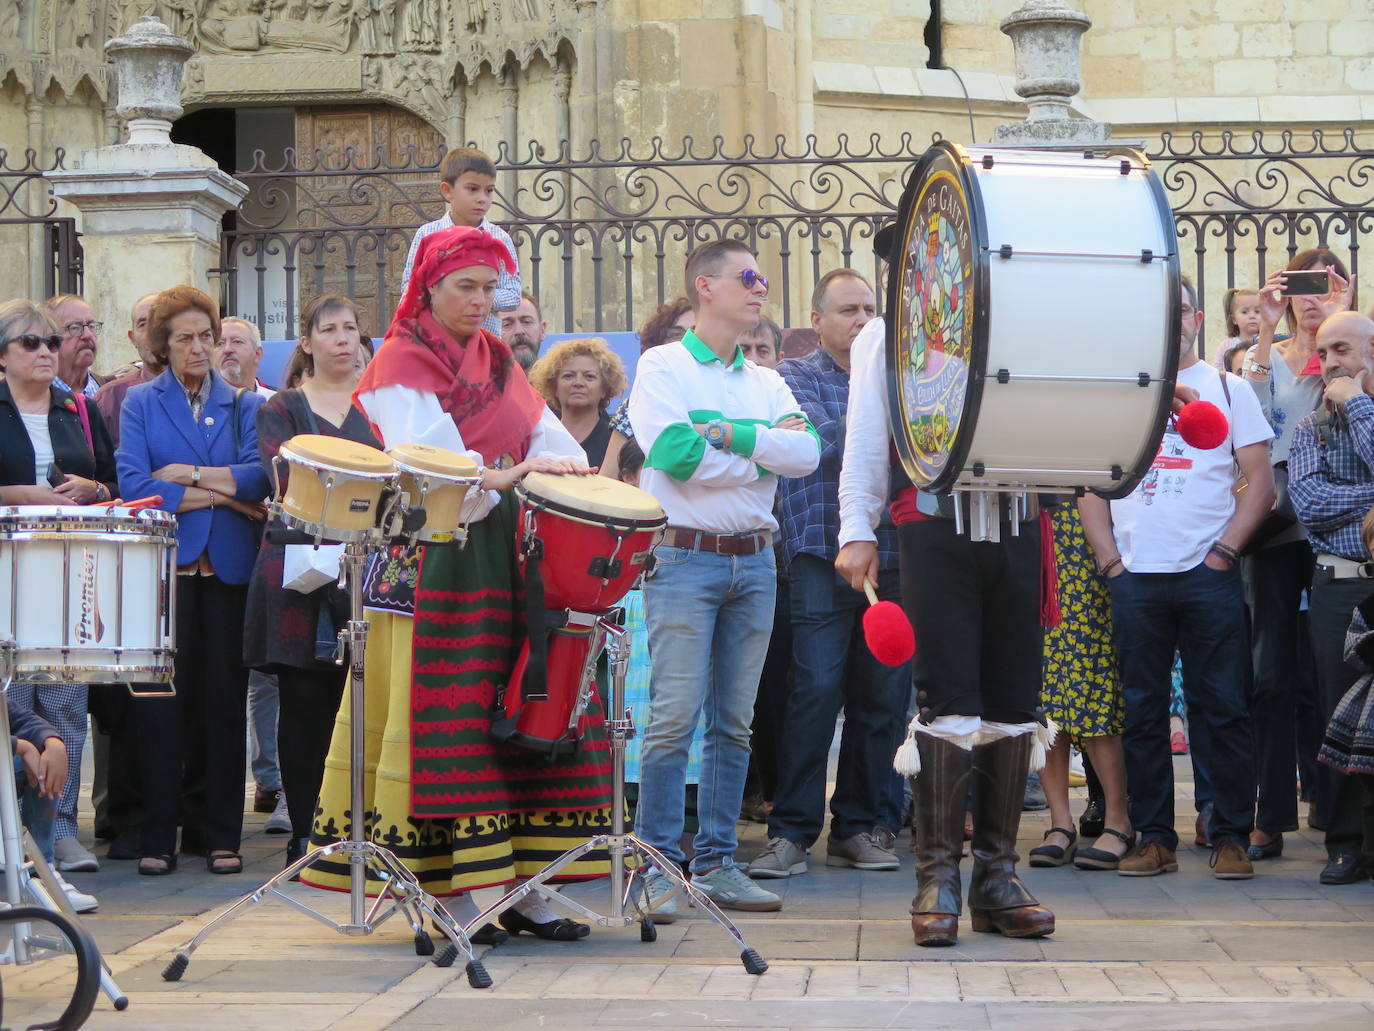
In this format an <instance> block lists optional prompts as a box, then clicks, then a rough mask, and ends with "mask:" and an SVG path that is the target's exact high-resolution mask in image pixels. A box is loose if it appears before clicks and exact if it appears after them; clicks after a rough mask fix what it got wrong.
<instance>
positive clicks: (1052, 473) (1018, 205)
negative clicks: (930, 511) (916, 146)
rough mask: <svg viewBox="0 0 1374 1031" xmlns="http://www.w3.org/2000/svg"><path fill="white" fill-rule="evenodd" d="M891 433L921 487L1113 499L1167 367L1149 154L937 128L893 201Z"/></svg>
mask: <svg viewBox="0 0 1374 1031" xmlns="http://www.w3.org/2000/svg"><path fill="white" fill-rule="evenodd" d="M894 251H895V253H894V254H892V255H891V258H892V262H893V265H892V268H891V275H890V278H889V282H888V297H887V301H888V303H887V309H888V312H889V315H888V322H887V368H888V399H889V411H890V414H891V419H892V433H893V438H894V440H895V442H896V448H897V452H898V455H899V456H900V458H901V462H902V465H903V467H904V469H905V471H906V473H907V475H908V476H909V477H910V478H911V481H912V482H913V483H914V484H915V485H916V486H917V487H919V488H922V489H924V490H927V491H931V492H934V493H942V492H950V491H990V492H1046V493H1071V492H1074V491H1076V490H1078V489H1090V490H1093V491H1095V492H1097V493H1098V494H1101V495H1102V496H1103V497H1106V498H1121V497H1124V496H1126V495H1127V494H1129V493H1130V492H1131V490H1132V489H1134V487H1135V485H1136V483H1137V482H1138V481H1139V480H1140V478H1141V477H1142V476H1144V475H1145V473H1146V472H1147V471H1148V469H1149V467H1150V463H1151V462H1152V461H1153V459H1154V456H1155V453H1156V452H1157V451H1158V449H1159V443H1160V438H1161V436H1162V435H1163V432H1164V426H1165V422H1166V420H1167V417H1168V414H1169V410H1170V401H1171V399H1172V395H1173V385H1174V378H1175V375H1176V373H1177V369H1178V357H1179V355H1178V345H1179V303H1180V286H1179V267H1178V254H1177V242H1176V239H1175V234H1174V221H1173V214H1172V212H1171V210H1170V208H1169V204H1168V199H1167V197H1166V195H1165V192H1164V188H1163V186H1162V185H1161V184H1160V181H1159V178H1158V176H1156V175H1155V173H1154V171H1153V169H1152V168H1151V166H1150V162H1149V160H1148V159H1147V158H1145V157H1144V156H1143V155H1142V154H1140V153H1138V152H1136V151H1133V150H1125V149H1122V150H1113V151H1110V152H1092V151H1089V152H1084V151H1083V150H1081V149H1080V150H1076V151H1073V152H1067V151H1039V150H1036V151H1028V150H1013V149H996V148H972V147H969V148H965V147H960V146H957V145H955V144H952V143H949V142H945V141H942V142H940V143H938V144H936V145H935V146H933V147H932V148H931V149H930V150H928V151H926V153H925V155H924V156H923V157H922V158H921V160H920V162H919V163H918V164H917V166H916V169H915V171H914V173H913V175H912V177H911V179H910V182H909V184H908V186H907V189H906V192H905V194H904V195H903V197H902V202H901V206H900V208H899V214H898V221H897V226H896V237H895V242H894Z"/></svg>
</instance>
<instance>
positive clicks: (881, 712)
mask: <svg viewBox="0 0 1374 1031" xmlns="http://www.w3.org/2000/svg"><path fill="white" fill-rule="evenodd" d="M874 313H875V303H874V296H873V289H872V287H870V286H869V285H868V283H867V281H865V279H864V278H863V276H861V275H859V273H857V272H855V271H853V270H852V269H837V270H835V271H833V272H830V273H828V274H827V275H825V276H824V277H822V279H821V280H820V282H819V283H817V284H816V290H815V293H814V294H813V295H812V298H811V324H812V327H813V328H814V329H815V330H816V332H817V333H818V334H819V336H820V343H821V346H820V347H819V348H818V349H817V350H816V351H815V352H813V353H812V354H810V355H807V356H806V357H805V358H799V359H792V360H789V361H785V362H783V363H782V364H781V365H780V366H778V372H779V373H780V374H781V375H782V377H783V379H785V380H786V381H787V385H788V386H789V387H790V388H791V389H792V393H793V395H794V396H795V397H796V399H797V403H798V404H799V405H801V408H802V411H804V412H805V413H806V416H807V418H808V419H809V420H810V421H811V424H812V425H813V426H815V428H816V432H817V433H818V434H819V435H820V438H821V462H820V466H819V467H818V468H817V469H816V471H815V472H813V473H810V474H809V475H807V476H803V477H797V478H783V479H782V480H781V481H780V484H779V502H780V504H779V508H780V510H781V517H782V526H783V545H784V548H785V557H786V560H787V569H788V573H789V575H790V577H791V604H792V632H793V643H792V659H793V663H794V664H795V670H796V683H795V685H794V686H793V689H792V694H791V696H790V698H789V699H788V702H787V710H786V713H785V715H784V716H783V719H782V735H781V741H782V746H781V747H780V748H779V749H778V786H777V790H776V791H775V792H774V795H773V812H772V814H771V815H770V816H769V819H768V837H769V841H768V848H767V849H766V850H765V851H764V852H763V854H762V855H760V856H759V857H758V858H757V859H755V860H754V862H753V863H751V864H750V865H749V876H750V877H756V878H778V877H789V876H792V875H793V874H801V873H805V872H806V857H807V850H808V849H809V848H810V847H811V845H812V844H814V843H815V841H816V840H817V839H818V838H819V837H820V833H821V830H822V829H823V828H824V825H825V770H826V755H827V753H828V752H829V751H830V741H831V738H832V737H834V734H835V716H836V715H837V714H838V713H839V711H840V706H841V705H843V706H844V710H845V720H844V735H843V737H842V738H841V742H840V760H839V773H838V776H837V778H836V783H835V793H834V796H833V797H832V799H831V802H830V812H831V818H830V836H829V838H828V839H827V842H826V860H825V861H826V865H827V866H848V867H855V868H857V869H860V870H896V869H897V867H898V861H897V856H896V854H895V853H894V852H893V851H892V841H893V838H894V837H895V833H894V832H895V831H896V830H897V829H898V828H899V827H900V826H901V824H902V789H901V780H900V778H899V777H898V776H897V774H896V773H894V772H893V769H892V756H893V753H894V752H895V751H896V750H897V745H898V744H899V743H900V738H901V735H902V732H903V726H904V725H905V722H906V711H907V706H908V705H909V703H910V701H911V667H910V664H909V663H904V664H903V665H901V666H899V667H896V668H893V667H889V666H884V665H882V664H880V663H879V662H878V660H877V659H875V658H874V657H873V655H872V654H871V653H870V652H869V650H868V648H867V647H866V646H865V644H864V641H863V634H862V632H861V629H860V621H861V619H862V617H863V613H864V610H865V609H866V608H867V607H868V603H867V601H866V599H865V598H864V596H863V595H862V594H859V593H856V592H855V591H854V590H852V589H851V588H850V586H849V584H848V583H846V582H845V581H844V580H843V579H841V578H840V576H839V575H838V574H837V573H836V572H835V566H834V562H835V555H836V553H837V552H838V550H839V544H838V537H839V530H840V504H839V484H840V460H841V459H842V458H843V456H844V425H845V415H846V412H847V409H848V407H849V350H850V347H851V346H852V345H853V342H854V338H855V337H856V336H858V334H859V331H860V330H861V329H863V327H864V325H865V324H866V323H867V322H868V321H869V320H870V319H872V318H873V317H874ZM878 552H879V557H880V564H881V572H880V574H879V577H878V593H879V595H880V596H882V597H883V598H886V599H888V600H890V601H897V600H899V596H900V589H899V586H898V575H897V541H896V536H895V532H894V531H893V529H892V523H891V519H890V517H884V519H883V521H882V523H881V524H880V526H879V527H878Z"/></svg>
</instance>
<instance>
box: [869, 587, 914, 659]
mask: <svg viewBox="0 0 1374 1031" xmlns="http://www.w3.org/2000/svg"><path fill="white" fill-rule="evenodd" d="M864 640H865V641H866V642H867V643H868V650H869V651H871V652H872V653H873V657H874V658H875V659H877V660H878V661H879V662H881V663H882V664H883V665H884V666H900V665H901V664H902V663H904V662H906V661H907V660H909V659H910V658H911V657H912V656H913V655H915V654H916V635H915V634H914V633H912V630H911V621H910V620H908V619H907V618H906V613H905V612H903V611H902V608H901V606H900V605H896V604H894V603H892V602H890V601H880V602H878V603H877V604H876V605H870V606H869V607H868V611H867V612H865V613H864Z"/></svg>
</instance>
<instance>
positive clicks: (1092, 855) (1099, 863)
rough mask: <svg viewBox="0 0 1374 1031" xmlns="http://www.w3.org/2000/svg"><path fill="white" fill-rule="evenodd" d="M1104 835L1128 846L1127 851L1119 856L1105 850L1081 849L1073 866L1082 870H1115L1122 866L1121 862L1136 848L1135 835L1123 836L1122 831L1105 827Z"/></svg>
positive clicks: (1103, 829)
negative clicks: (1108, 835)
mask: <svg viewBox="0 0 1374 1031" xmlns="http://www.w3.org/2000/svg"><path fill="white" fill-rule="evenodd" d="M1102 833H1103V834H1110V835H1111V836H1112V837H1114V838H1116V839H1117V840H1118V841H1120V842H1122V843H1123V844H1124V845H1125V846H1126V851H1125V852H1123V853H1121V855H1117V854H1116V853H1115V852H1109V851H1107V850H1106V849H1105V848H1091V847H1089V848H1080V849H1079V850H1078V856H1077V857H1076V858H1075V859H1074V861H1073V865H1074V866H1076V867H1078V869H1080V870H1115V869H1116V868H1117V867H1118V866H1119V865H1121V860H1123V859H1125V858H1126V856H1128V855H1129V854H1130V851H1131V849H1133V848H1135V834H1134V833H1132V834H1123V833H1122V832H1121V831H1119V830H1116V829H1115V828H1112V827H1103V828H1102Z"/></svg>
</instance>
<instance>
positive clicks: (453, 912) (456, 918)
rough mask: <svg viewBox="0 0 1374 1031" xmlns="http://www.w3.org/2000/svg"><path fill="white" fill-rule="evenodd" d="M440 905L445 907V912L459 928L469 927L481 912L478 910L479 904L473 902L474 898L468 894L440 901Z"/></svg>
mask: <svg viewBox="0 0 1374 1031" xmlns="http://www.w3.org/2000/svg"><path fill="white" fill-rule="evenodd" d="M439 904H440V905H441V906H443V907H444V912H445V913H447V914H448V915H449V917H450V918H451V919H452V920H453V922H454V923H456V924H457V925H458V926H459V927H466V926H468V924H470V923H472V922H473V921H474V920H476V919H477V915H478V914H479V913H480V912H481V910H480V909H478V908H477V903H475V902H473V901H472V896H471V895H469V894H468V893H467V892H464V893H463V894H461V895H452V896H449V897H448V898H444V899H440V900H439Z"/></svg>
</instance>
